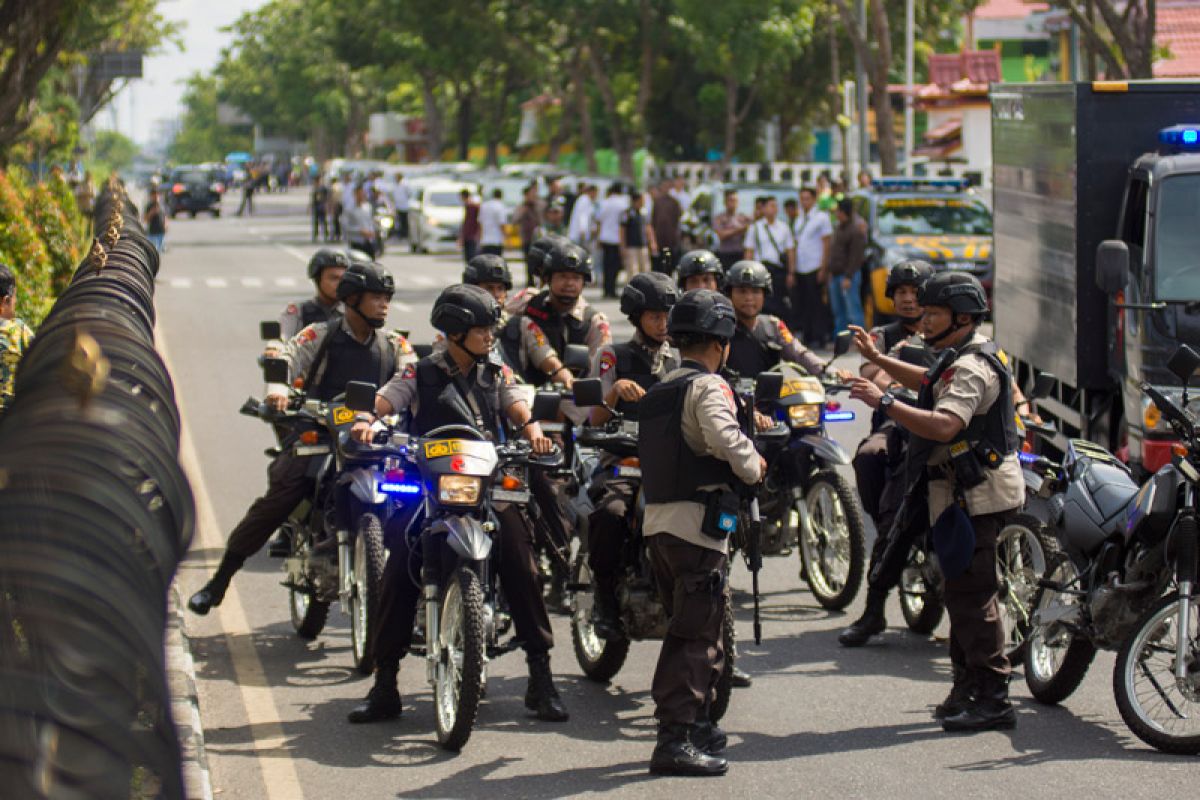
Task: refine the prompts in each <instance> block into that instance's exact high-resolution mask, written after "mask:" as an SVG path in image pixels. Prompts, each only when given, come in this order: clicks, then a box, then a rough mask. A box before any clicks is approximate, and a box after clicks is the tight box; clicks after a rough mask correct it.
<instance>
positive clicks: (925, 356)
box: [871, 320, 937, 440]
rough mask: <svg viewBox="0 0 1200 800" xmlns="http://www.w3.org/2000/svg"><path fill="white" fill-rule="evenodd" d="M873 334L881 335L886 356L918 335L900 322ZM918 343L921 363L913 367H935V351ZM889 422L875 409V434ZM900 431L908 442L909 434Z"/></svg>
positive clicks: (882, 349)
mask: <svg viewBox="0 0 1200 800" xmlns="http://www.w3.org/2000/svg"><path fill="white" fill-rule="evenodd" d="M871 333H873V334H879V345H878V346H879V351H880V352H882V353H885V354H890V353H891V352H892V348H894V347H895V346H896V345H898V344H900V343H901V342H903V341H905V340H907V339H912V338H915V337H916V334H911V333H909V332H908V331H907V330H905V328H904V323H903V322H900V321H899V320H896V321H894V322H889V323H888V324H887V325H880V326H879V327H876V328H873V329H871ZM918 341H919V342H920V347H921V360H920V361H919V362H915V361H914V362H913V365H914V366H919V367H924V368H925V369H929V368H930V367H932V366H933V363H934V361H936V360H937V359H936V355H935V354H934V352H933V350H931V349H930V348H929V347H928V346H927V345H926V344H925V342H924V341H921V340H918ZM900 360H901V361H905V359H904V358H901V359H900ZM888 422H889V420H888V416H887V414H886V413H884V410H883V409H882V408H877V409H875V412H874V413H873V414H872V415H871V432H872V433H874V432H875V431H877V430H879V429H880V428H882V427H883V426H884V425H885V424H887V423H888ZM897 427H898V426H897ZM900 430H901V431H902V433H901V434H900V436H901V437H902V438H904V439H905V440H907V433H904V432H903V429H902V428H900Z"/></svg>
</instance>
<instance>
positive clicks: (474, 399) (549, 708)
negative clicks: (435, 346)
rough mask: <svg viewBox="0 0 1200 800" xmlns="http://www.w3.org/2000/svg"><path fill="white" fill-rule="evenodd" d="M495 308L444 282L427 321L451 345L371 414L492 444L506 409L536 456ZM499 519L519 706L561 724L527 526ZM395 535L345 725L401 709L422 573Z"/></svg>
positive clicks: (365, 430)
mask: <svg viewBox="0 0 1200 800" xmlns="http://www.w3.org/2000/svg"><path fill="white" fill-rule="evenodd" d="M499 315H500V306H499V304H498V303H497V302H496V300H495V298H493V297H492V296H491V295H490V294H488V293H487V292H486V291H484V290H483V289H481V288H479V287H477V286H467V285H463V284H459V285H456V286H449V287H447V288H446V289H444V290H443V291H442V293H441V295H440V296H439V297H438V299H437V301H436V302H435V303H434V306H433V313H432V315H431V318H430V321H431V322H432V324H433V326H434V327H435V328H437V329H438V330H440V331H441V332H442V333H443V334H445V336H446V340H447V342H448V346H447V348H446V349H445V350H443V351H440V352H435V353H433V354H432V355H430V356H427V357H425V358H423V359H421V360H420V361H419V362H417V364H416V366H415V367H409V368H407V369H406V370H405V371H404V372H403V373H401V374H400V375H398V376H396V377H395V378H393V379H392V380H391V381H390V382H389V383H388V384H387V385H386V386H384V387H383V388H382V389H381V390H380V391H379V394H378V395H377V396H376V399H375V411H376V413H377V414H378V415H380V416H383V415H387V414H393V413H399V412H407V413H408V414H409V415H410V418H411V420H412V423H411V425H410V431H411V432H412V433H413V434H414V435H418V436H419V435H421V434H423V433H426V432H427V431H430V430H433V429H434V428H438V427H441V426H443V425H454V424H457V425H462V424H464V423H465V424H470V425H472V426H474V427H476V428H477V429H482V430H483V431H484V432H486V433H487V434H488V435H490V436H491V437H492V438H493V440H495V441H500V440H502V439H503V438H504V429H503V425H502V422H501V419H500V417H501V415H502V414H503V415H504V416H506V417H507V418H508V421H509V422H510V423H511V424H512V425H513V426H514V427H516V428H519V429H520V430H521V432H522V435H523V436H524V437H525V438H526V439H528V440H529V441H530V443H531V444H532V446H533V450H534V452H535V453H543V454H544V453H548V452H550V450H551V449H552V447H553V445H552V444H551V442H550V440H549V439H547V438H546V437H545V436H543V435H542V431H541V428H540V426H539V425H538V424H537V423H536V422H534V421H532V420H531V419H530V411H529V407H528V406H527V405H526V403H525V401H524V400H521V399H520V397H519V396H518V395H517V394H516V393H515V392H514V390H513V383H512V372H511V371H510V370H509V369H508V368H507V367H505V366H503V365H502V364H501V363H500V361H499V359H498V358H497V357H496V354H495V353H494V352H493V349H492V345H493V340H494V337H495V329H496V321H497V320H498V319H499ZM447 390H452V391H455V392H457V393H459V394H460V395H461V396H462V399H463V401H464V403H465V404H466V405H467V406H468V407H469V408H470V409H471V411H472V413H473V414H474V416H475V419H464V418H463V417H462V416H461V412H456V411H455V410H454V409H453V407H451V406H450V405H449V404H446V403H443V402H440V401H439V397H441V396H442V394H443V392H445V391H447ZM352 433H353V435H354V436H356V437H357V438H359V439H360V440H364V441H365V440H369V439H370V436H371V432H370V428H369V421H367V422H359V423H356V424H355V426H354V428H353V431H352ZM497 516H498V518H499V523H500V535H499V536H498V537H497V543H498V546H499V548H500V551H499V553H498V567H499V575H500V582H501V585H502V586H503V589H504V596H505V598H506V599H507V601H508V608H509V611H510V613H511V614H512V619H513V624H514V626H515V627H516V635H517V638H518V639H519V640H520V641H521V642H522V647H523V648H524V649H525V653H526V660H527V662H528V664H529V686H528V689H527V691H526V694H525V705H526V707H528V708H529V709H530V710H532V711H534V712H535V713H536V714H537V716H538V718H539V719H543V720H547V721H551V722H561V721H564V720H566V719H567V718H568V714H567V710H566V707H565V706H564V705H563V702H562V699H561V698H560V697H559V695H558V691H557V690H556V689H555V687H554V680H553V677H552V675H551V672H550V648H551V647H553V646H554V635H553V633H551V630H550V619H549V617H548V615H547V613H546V605H545V602H544V601H543V600H542V587H541V583H540V580H539V577H538V569H537V564H536V562H535V561H534V555H533V553H534V550H533V533H532V531H531V530H530V529H529V526H528V525H527V524H526V522H525V518H524V517H523V516H522V514H521V513H520V511H519V510H518V509H517V508H516V507H513V506H508V507H506V508H504V509H497ZM395 540H396V543H395V546H394V547H392V548H391V551H390V554H389V556H388V561H387V566H386V567H385V568H384V574H383V592H382V595H381V597H380V613H379V618H378V622H377V625H378V627H377V629H376V637H375V647H374V656H375V664H376V667H375V685H374V687H372V689H371V691H370V693H369V694H368V695H367V699H366V701H365V702H364V703H363V704H362V705H360V706H359V707H357V708H355V709H354V710H353V711H351V712H350V715H349V720H350V722H355V723H359V722H376V721H379V720H384V719H392V718H395V717H397V716H399V715H400V712H401V700H400V692H399V690H398V689H397V688H396V678H397V675H398V673H399V669H400V660H401V659H402V658H403V657H404V655H405V654H406V653H407V652H408V648H409V645H410V644H411V641H412V630H413V621H414V617H415V615H416V610H417V602H418V599H419V594H420V587H419V586H418V585H417V584H416V583H415V582H414V580H413V576H414V575H416V574H419V573H420V567H419V558H420V554H419V552H417V553H415V552H413V550H412V549H411V547H410V543H409V540H408V539H407V537H406V536H405V535H404V534H400V535H398V536H396V537H395ZM410 570H411V571H410Z"/></svg>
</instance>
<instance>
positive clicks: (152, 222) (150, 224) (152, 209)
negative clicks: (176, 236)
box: [142, 189, 167, 253]
mask: <svg viewBox="0 0 1200 800" xmlns="http://www.w3.org/2000/svg"><path fill="white" fill-rule="evenodd" d="M142 221H143V222H145V223H146V238H148V239H149V240H150V241H151V242H152V243H153V244H154V248H155V249H156V250H158V252H160V253H161V252H163V251H164V250H166V237H167V215H166V212H165V211H164V210H163V207H162V201H161V200H159V198H158V189H151V190H150V196H149V197H148V198H147V199H146V207H145V209H143V210H142Z"/></svg>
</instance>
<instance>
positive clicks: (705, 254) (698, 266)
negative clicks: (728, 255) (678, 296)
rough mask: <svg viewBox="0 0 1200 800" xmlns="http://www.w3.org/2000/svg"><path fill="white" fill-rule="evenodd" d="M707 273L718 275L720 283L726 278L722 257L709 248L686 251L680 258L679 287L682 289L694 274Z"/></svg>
mask: <svg viewBox="0 0 1200 800" xmlns="http://www.w3.org/2000/svg"><path fill="white" fill-rule="evenodd" d="M705 273H712V274H713V275H716V276H717V283H718V285H719V284H720V283H721V281H723V280H724V279H725V267H723V266H721V259H719V258H717V257H716V256H715V255H713V253H712V252H711V251H708V250H692V251H691V252H690V253H685V254H684V256H683V258H681V259H679V288H680V289H682V288H683V285H684V284H685V283H687V279H688V278H690V277H692V276H693V275H703V274H705Z"/></svg>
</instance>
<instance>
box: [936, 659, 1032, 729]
mask: <svg viewBox="0 0 1200 800" xmlns="http://www.w3.org/2000/svg"><path fill="white" fill-rule="evenodd" d="M1015 727H1017V712H1016V711H1015V710H1014V709H1013V707H1012V703H1010V702H1008V677H1007V676H1004V677H1001V676H999V675H996V674H995V673H991V672H989V673H987V674H986V675H981V676H980V677H979V679H978V682H977V688H976V691H975V698H974V699H973V700H971V701H970V702H968V703H967V705H966V707H965V708H964V709H963V710H962V711H960V712H959V713H957V714H955V715H954V716H952V717H946V718H945V719H943V720H942V730H944V731H950V732H954V731H960V732H963V733H975V732H977V731H994V730H1011V729H1012V728H1015Z"/></svg>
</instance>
